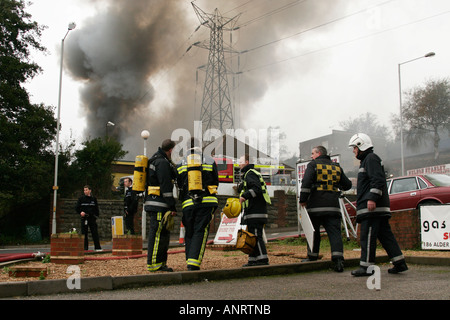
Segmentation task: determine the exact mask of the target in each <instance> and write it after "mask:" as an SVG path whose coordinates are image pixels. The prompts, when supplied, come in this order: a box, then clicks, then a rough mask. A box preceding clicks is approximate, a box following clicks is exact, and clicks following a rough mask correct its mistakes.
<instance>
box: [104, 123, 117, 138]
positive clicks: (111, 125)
mask: <svg viewBox="0 0 450 320" xmlns="http://www.w3.org/2000/svg"><path fill="white" fill-rule="evenodd" d="M115 125H116V124H115V123H114V122H111V121H108V122H107V123H106V137H108V127H114V126H115Z"/></svg>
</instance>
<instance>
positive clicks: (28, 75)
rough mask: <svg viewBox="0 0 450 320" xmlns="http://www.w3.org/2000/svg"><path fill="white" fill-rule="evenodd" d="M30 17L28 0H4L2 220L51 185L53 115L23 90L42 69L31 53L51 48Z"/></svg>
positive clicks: (0, 51)
mask: <svg viewBox="0 0 450 320" xmlns="http://www.w3.org/2000/svg"><path fill="white" fill-rule="evenodd" d="M30 18H31V15H30V14H28V13H26V12H25V2H24V1H23V0H20V1H17V0H2V1H1V2H0V30H1V31H0V175H1V177H2V179H1V180H0V207H1V208H2V210H1V211H0V217H1V216H2V215H5V214H7V213H9V212H10V211H11V210H13V208H16V207H19V206H21V205H24V204H27V203H30V202H33V201H39V200H40V199H42V197H46V196H47V195H48V193H49V190H51V185H52V183H51V181H52V180H51V168H52V166H53V164H52V157H53V154H52V152H51V151H50V150H49V148H48V147H49V146H50V145H51V142H52V140H53V136H54V135H55V133H56V121H55V119H54V113H53V110H52V108H51V107H47V106H44V105H42V104H39V105H34V104H31V103H30V101H29V95H28V92H27V91H26V89H25V88H24V87H23V84H24V82H26V81H29V80H31V79H32V78H33V77H34V76H35V75H36V74H37V73H38V72H40V71H41V68H40V67H39V66H38V65H37V64H36V63H34V62H32V61H31V60H30V57H31V54H30V51H31V50H32V49H33V50H37V51H45V50H46V49H45V48H44V47H42V46H41V45H40V44H39V40H40V37H41V33H42V31H43V29H44V28H45V27H41V26H39V25H38V24H37V23H36V22H33V21H31V20H30ZM47 209H48V208H47Z"/></svg>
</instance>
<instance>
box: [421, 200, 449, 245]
mask: <svg viewBox="0 0 450 320" xmlns="http://www.w3.org/2000/svg"><path fill="white" fill-rule="evenodd" d="M420 221H421V228H420V229H421V236H422V249H424V250H426V249H433V250H450V205H436V206H422V207H420Z"/></svg>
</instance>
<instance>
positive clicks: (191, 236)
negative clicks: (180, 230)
mask: <svg viewBox="0 0 450 320" xmlns="http://www.w3.org/2000/svg"><path fill="white" fill-rule="evenodd" d="M216 208H217V207H202V206H199V205H196V204H194V205H191V206H187V207H185V208H183V218H182V222H183V225H184V229H185V235H184V241H185V251H186V263H187V265H188V266H193V267H198V268H200V265H201V263H202V260H203V255H204V254H205V247H206V242H207V241H208V235H209V225H210V223H211V220H212V217H213V214H214V211H216Z"/></svg>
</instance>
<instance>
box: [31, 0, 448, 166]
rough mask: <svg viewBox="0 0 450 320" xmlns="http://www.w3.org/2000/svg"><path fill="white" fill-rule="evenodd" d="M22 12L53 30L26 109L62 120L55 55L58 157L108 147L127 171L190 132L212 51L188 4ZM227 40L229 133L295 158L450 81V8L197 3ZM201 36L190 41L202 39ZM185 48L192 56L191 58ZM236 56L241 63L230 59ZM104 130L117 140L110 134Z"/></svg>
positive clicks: (103, 0)
mask: <svg viewBox="0 0 450 320" xmlns="http://www.w3.org/2000/svg"><path fill="white" fill-rule="evenodd" d="M34 2H35V3H34V4H32V5H31V6H30V7H29V9H28V11H29V12H30V13H31V14H32V16H33V17H32V19H33V20H35V21H37V22H38V23H39V24H41V25H46V26H48V28H47V29H46V30H45V31H44V33H43V37H42V44H43V45H44V46H46V47H47V48H48V50H49V54H48V55H42V54H36V55H35V56H34V57H32V59H33V60H34V61H36V62H37V63H38V64H39V65H41V66H42V67H43V69H44V71H43V73H42V75H40V76H38V77H36V78H35V79H33V80H32V81H31V83H29V84H28V85H27V87H28V88H29V90H30V93H31V94H32V101H33V102H35V103H41V102H42V103H44V104H46V105H53V106H55V107H56V106H57V98H58V85H59V62H60V50H61V39H62V38H63V37H64V35H65V33H66V31H67V25H68V23H69V22H72V21H74V22H75V23H76V24H77V27H76V29H75V30H73V31H71V32H70V33H69V34H68V36H67V38H66V40H65V46H64V50H65V51H64V74H63V86H62V104H61V125H62V143H63V144H64V143H67V142H68V140H69V138H70V137H71V138H74V139H76V140H77V142H79V143H80V142H81V141H83V140H85V139H86V138H87V137H91V138H95V137H98V136H104V135H106V134H109V135H114V136H116V137H117V138H119V139H120V141H121V142H122V143H123V145H124V149H126V150H128V151H129V154H128V155H127V157H126V159H128V160H134V158H135V156H136V155H137V154H141V153H142V150H143V140H142V138H141V137H140V133H141V131H142V130H144V129H147V130H149V131H150V139H149V140H148V144H147V147H148V149H149V153H152V152H154V150H156V148H157V147H158V146H159V145H160V144H161V141H162V140H163V139H165V138H170V136H171V134H172V132H173V131H174V130H175V129H177V128H185V129H187V130H189V131H191V132H193V128H194V121H195V120H199V115H200V105H201V100H202V95H203V85H204V79H205V71H204V70H205V69H204V68H199V67H200V66H203V65H205V64H206V63H207V60H208V51H207V50H205V49H203V48H200V47H198V46H192V47H191V45H192V44H194V43H197V42H205V41H206V43H207V41H209V29H208V28H207V27H206V26H201V27H199V26H200V20H199V19H198V17H197V15H196V13H195V11H194V9H193V7H192V4H191V1H189V0H130V1H123V0H64V1H58V0H35V1H34ZM194 3H195V5H197V6H198V7H199V8H201V9H202V10H203V11H205V12H206V13H213V12H214V9H216V8H217V9H218V10H219V12H220V13H221V14H222V15H223V16H225V17H229V18H233V17H236V19H235V20H234V21H233V22H232V23H230V24H229V25H230V26H233V27H234V28H235V30H234V31H233V32H232V33H231V34H230V33H229V32H224V41H225V43H226V45H230V43H231V47H232V49H233V50H234V51H236V53H234V54H232V55H231V56H230V55H228V54H227V55H226V58H227V59H226V63H227V65H228V67H229V69H230V70H231V71H233V72H234V73H235V75H234V76H232V75H231V74H230V76H229V87H230V97H231V100H232V102H233V106H234V118H235V127H236V128H244V129H253V130H259V129H265V128H268V127H269V126H271V127H279V128H280V131H281V132H282V133H285V135H286V140H285V141H283V142H282V143H283V144H285V145H286V146H287V147H288V149H289V151H290V154H289V155H292V154H294V153H295V154H298V143H299V142H301V141H304V140H309V139H312V138H315V137H318V136H322V135H327V134H330V133H331V130H332V129H337V130H339V129H341V127H340V125H339V123H340V122H342V121H346V120H349V119H350V118H352V119H353V118H356V117H358V116H359V115H361V114H365V113H366V112H370V113H373V114H374V115H376V117H377V118H376V120H378V122H379V123H380V124H384V125H386V126H388V127H390V126H391V123H390V117H391V114H398V112H399V92H398V91H399V84H398V64H399V63H403V62H406V61H409V60H411V59H415V58H417V57H421V56H423V55H425V54H426V53H428V52H430V51H433V52H435V53H436V56H435V57H433V58H424V59H419V60H417V61H414V62H411V63H407V64H404V65H402V67H401V68H402V69H401V76H402V89H403V90H409V89H412V88H413V87H416V86H420V85H423V84H424V82H425V81H427V80H429V79H431V78H433V79H435V78H437V79H441V78H444V77H450V59H449V57H450V44H449V42H448V40H447V38H448V34H450V19H449V18H450V1H448V0H299V1H295V0H278V1H271V0H233V1H228V0H227V1H225V0H197V1H195V2H194ZM198 27H199V28H198ZM188 48H190V49H189V50H188ZM237 52H240V54H238V53H237ZM108 121H111V122H113V123H115V126H114V127H106V124H107V123H108Z"/></svg>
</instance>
